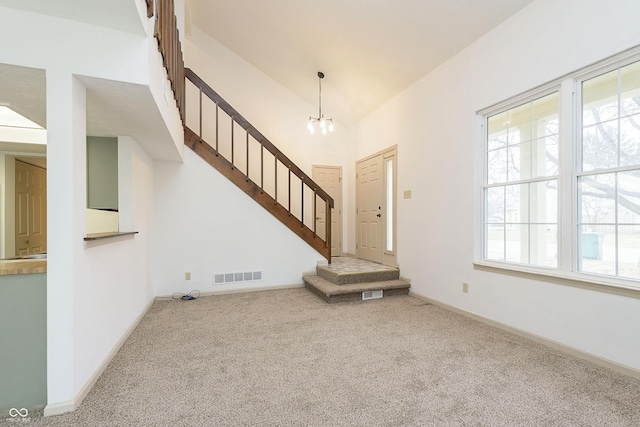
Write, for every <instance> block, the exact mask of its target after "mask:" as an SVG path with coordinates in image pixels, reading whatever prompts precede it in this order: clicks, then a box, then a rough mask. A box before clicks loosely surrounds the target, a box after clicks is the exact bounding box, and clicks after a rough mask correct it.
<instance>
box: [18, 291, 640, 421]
mask: <svg viewBox="0 0 640 427" xmlns="http://www.w3.org/2000/svg"><path fill="white" fill-rule="evenodd" d="M11 425H16V424H11ZM30 425H36V426H40V425H43V426H65V427H68V426H92V427H97V426H172V427H173V426H639V425H640V381H639V380H636V379H633V378H630V377H625V376H623V375H620V374H618V373H616V372H613V371H611V370H608V369H605V368H602V367H598V366H595V365H593V364H591V363H588V362H585V361H583V360H580V359H576V358H574V357H571V356H568V355H566V354H564V353H561V352H558V351H555V350H552V349H549V348H547V347H545V346H543V345H540V344H537V343H534V342H531V341H529V340H526V339H524V338H521V337H519V336H515V335H512V334H509V333H507V332H504V331H502V330H499V329H496V328H493V327H490V326H487V325H485V324H483V323H480V322H477V321H474V320H471V319H469V318H466V317H464V316H461V315H459V314H457V313H453V312H450V311H447V310H445V309H443V308H440V307H438V306H435V305H432V304H428V303H425V302H424V301H422V300H420V299H416V298H414V297H410V296H402V297H395V298H390V299H386V300H377V301H368V302H365V303H344V304H334V305H328V304H326V303H324V302H323V301H322V300H320V299H319V298H318V297H316V296H315V295H314V294H312V293H310V292H309V291H307V290H305V289H288V290H278V291H264V292H254V293H246V294H231V295H223V296H213V297H201V298H200V299H198V300H194V301H182V300H162V301H156V302H155V303H154V305H153V306H152V308H151V309H150V311H149V312H148V313H147V315H146V316H145V317H144V318H143V320H142V321H141V323H140V325H139V326H138V327H137V328H136V330H135V331H134V332H133V333H132V335H131V336H130V338H129V339H128V340H127V341H126V343H125V344H124V346H123V347H122V349H121V350H120V351H119V353H118V354H117V355H116V357H115V358H114V360H113V361H112V363H111V364H110V365H109V366H108V368H107V369H106V371H105V372H104V374H103V375H102V377H101V378H100V379H99V380H98V382H97V383H96V385H95V387H94V388H93V389H92V391H91V392H90V393H89V395H88V396H87V398H86V399H85V401H84V402H83V403H82V405H81V406H80V408H79V409H78V410H77V411H75V412H73V413H68V414H63V415H59V416H52V417H47V418H42V417H41V416H39V414H30Z"/></svg>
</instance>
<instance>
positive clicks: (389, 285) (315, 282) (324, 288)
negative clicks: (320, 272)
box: [302, 275, 411, 302]
mask: <svg viewBox="0 0 640 427" xmlns="http://www.w3.org/2000/svg"><path fill="white" fill-rule="evenodd" d="M302 280H304V283H305V286H306V287H307V288H308V289H310V290H311V291H313V292H315V293H316V294H318V295H319V296H321V297H322V298H324V299H325V300H326V301H327V302H342V301H357V300H361V299H362V292H366V291H377V290H382V292H383V297H385V296H391V295H406V294H407V293H408V292H409V288H410V287H411V284H410V283H409V282H406V281H404V280H400V279H397V280H385V281H382V282H367V283H353V284H348V285H336V284H335V283H332V282H329V281H328V280H326V279H323V278H322V277H320V276H317V275H307V276H303V277H302Z"/></svg>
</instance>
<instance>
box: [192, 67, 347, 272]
mask: <svg viewBox="0 0 640 427" xmlns="http://www.w3.org/2000/svg"><path fill="white" fill-rule="evenodd" d="M184 76H185V78H186V79H188V80H189V81H190V82H191V83H193V84H194V85H195V87H196V88H197V89H198V90H199V91H200V100H199V102H200V111H199V120H198V123H199V129H198V132H194V131H193V130H191V131H192V132H193V133H194V134H196V135H197V136H198V137H199V138H200V139H201V140H203V139H202V95H203V94H204V95H205V96H207V97H208V98H209V99H211V101H213V102H214V103H215V104H216V107H217V108H220V109H221V110H222V111H224V112H225V113H226V114H227V115H228V116H229V117H231V119H232V121H233V123H237V124H238V125H240V127H242V128H243V129H244V130H245V131H246V132H247V135H251V136H252V137H253V138H254V139H255V141H256V142H258V143H259V144H260V145H261V146H262V147H263V148H264V149H266V150H267V151H269V152H270V153H271V154H272V155H273V156H274V158H275V159H276V161H279V162H281V163H282V164H283V165H285V166H286V167H287V168H288V169H289V171H290V172H292V173H293V174H294V175H295V176H296V177H298V179H300V181H301V183H302V184H303V185H306V186H307V187H308V188H309V189H311V190H312V191H313V192H314V197H315V196H317V197H319V198H320V199H322V200H323V201H324V202H325V204H326V205H325V206H326V213H325V239H324V242H325V247H326V248H328V252H327V253H328V256H327V259H328V261H329V262H331V209H332V208H333V207H334V200H333V198H332V197H331V196H330V195H329V194H328V193H327V192H326V191H325V190H323V189H322V188H321V187H320V185H318V184H317V183H316V182H315V181H314V180H313V179H312V178H311V177H309V176H308V175H307V174H306V173H305V172H304V171H303V170H302V169H300V168H299V167H298V166H297V165H296V164H295V163H294V162H293V161H291V160H290V159H289V157H288V156H286V155H285V154H284V153H283V152H282V151H280V149H278V148H277V147H276V146H275V145H274V144H273V143H272V142H271V141H269V139H268V138H267V137H266V136H264V135H263V134H262V133H261V132H260V131H259V130H258V129H256V128H255V127H254V126H253V125H252V124H251V123H250V122H249V121H248V120H247V119H245V118H244V117H243V116H242V114H240V113H239V112H238V111H237V110H236V109H235V108H233V107H232V106H231V105H230V104H229V103H228V102H227V101H225V99H224V98H222V97H221V96H220V95H219V94H218V93H217V92H216V91H215V90H213V89H212V88H211V87H210V86H209V85H208V84H207V83H206V82H205V81H204V80H202V79H201V78H200V77H199V76H198V75H197V74H196V73H195V72H193V70H191V69H190V68H185V69H184ZM185 128H187V129H188V127H187V126H186V124H185ZM232 138H233V136H232ZM216 139H217V136H216ZM203 141H204V140H203ZM212 148H213V149H214V150H215V152H216V153H217V152H218V141H217V140H216V142H215V147H213V146H212ZM231 165H232V167H233V149H232V158H231ZM260 167H261V168H263V165H262V164H261V166H260ZM262 173H263V170H262V169H261V171H260V174H261V176H262ZM246 178H247V180H250V178H249V176H248V173H247V176H246ZM289 181H290V179H289ZM260 187H261V185H260ZM303 188H304V186H303ZM275 199H276V202H277V188H276V198H275ZM290 204H291V187H290V186H289V210H290V209H291V206H290ZM315 205H316V204H315V199H314V203H313V206H314V213H313V221H314V226H313V234H314V236H315V233H316V230H315V221H316V217H315V215H316V212H315ZM300 221H301V223H302V225H303V226H304V225H305V224H304V218H301V220H300Z"/></svg>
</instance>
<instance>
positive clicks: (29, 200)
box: [15, 160, 47, 256]
mask: <svg viewBox="0 0 640 427" xmlns="http://www.w3.org/2000/svg"><path fill="white" fill-rule="evenodd" d="M15 186H16V191H15V193H16V206H15V209H16V226H15V231H16V251H15V254H16V256H20V255H28V254H33V253H39V252H46V251H47V171H46V169H43V168H40V167H37V166H33V165H30V164H28V163H24V162H21V161H19V160H16V182H15Z"/></svg>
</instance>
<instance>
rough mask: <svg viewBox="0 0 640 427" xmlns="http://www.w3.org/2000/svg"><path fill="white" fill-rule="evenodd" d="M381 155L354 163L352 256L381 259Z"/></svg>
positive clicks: (382, 201)
mask: <svg viewBox="0 0 640 427" xmlns="http://www.w3.org/2000/svg"><path fill="white" fill-rule="evenodd" d="M382 165H383V155H382V153H381V154H379V155H375V156H373V157H370V158H367V159H364V160H361V161H359V162H357V163H356V224H357V227H356V256H357V257H358V258H362V259H367V260H369V261H374V262H379V263H381V262H382V253H383V245H382V237H383V224H384V222H383V218H382V213H383V204H384V194H385V193H384V180H383V170H382Z"/></svg>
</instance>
